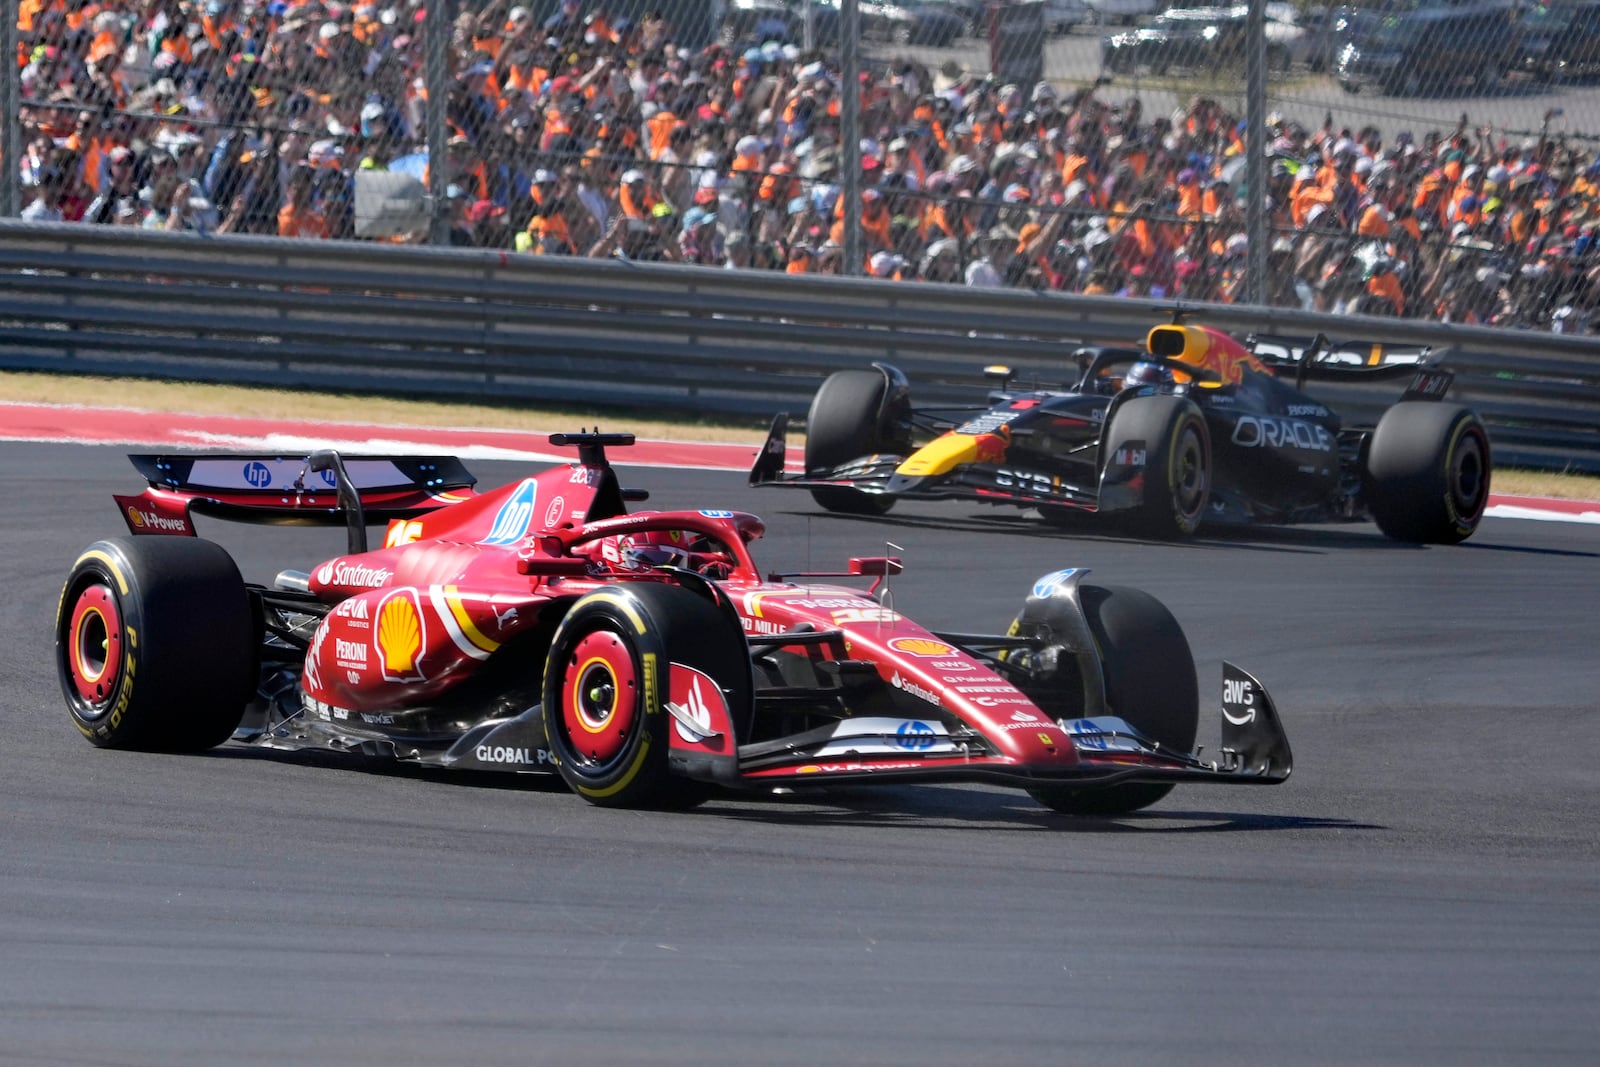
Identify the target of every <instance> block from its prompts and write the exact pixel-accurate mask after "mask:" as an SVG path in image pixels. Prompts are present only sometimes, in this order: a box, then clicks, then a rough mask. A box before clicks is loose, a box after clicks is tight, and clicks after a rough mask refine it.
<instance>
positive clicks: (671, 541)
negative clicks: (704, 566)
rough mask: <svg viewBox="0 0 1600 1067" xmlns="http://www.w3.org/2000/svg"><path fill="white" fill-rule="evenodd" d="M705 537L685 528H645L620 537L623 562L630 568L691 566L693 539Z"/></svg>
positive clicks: (618, 539) (620, 551)
mask: <svg viewBox="0 0 1600 1067" xmlns="http://www.w3.org/2000/svg"><path fill="white" fill-rule="evenodd" d="M704 541H705V538H704V537H701V536H699V535H697V534H691V533H688V532H686V531H684V530H646V531H644V532H643V533H636V534H624V535H623V536H621V537H619V538H617V549H618V552H619V553H620V556H621V562H622V565H623V566H625V567H627V568H629V569H630V570H640V569H643V568H645V567H692V565H693V560H692V555H693V554H694V548H693V542H704Z"/></svg>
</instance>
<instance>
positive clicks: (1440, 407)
mask: <svg viewBox="0 0 1600 1067" xmlns="http://www.w3.org/2000/svg"><path fill="white" fill-rule="evenodd" d="M1319 341H1320V342H1321V344H1314V345H1313V346H1312V347H1311V348H1310V349H1309V350H1295V349H1288V348H1285V347H1283V346H1282V345H1281V344H1276V343H1274V344H1272V345H1263V344H1255V345H1254V347H1253V348H1252V347H1247V346H1246V345H1244V344H1241V343H1240V342H1239V341H1237V340H1235V339H1234V338H1232V337H1229V336H1228V335H1227V334H1225V333H1223V332H1221V331H1220V330H1216V329H1212V328H1209V327H1206V326H1195V325H1188V324H1185V323H1183V322H1181V321H1177V322H1173V323H1170V324H1164V325H1161V326H1157V327H1155V328H1154V329H1152V330H1151V331H1150V333H1149V335H1148V337H1147V338H1146V342H1145V347H1144V349H1137V348H1086V349H1080V350H1079V351H1078V353H1077V357H1078V365H1079V370H1080V373H1079V375H1078V377H1077V379H1076V381H1075V382H1074V383H1073V384H1071V385H1069V386H1066V387H1063V388H1053V389H1038V388H1035V389H1013V388H1011V383H1010V377H1009V374H1010V372H1009V370H1007V369H1006V368H992V370H994V371H997V372H999V373H1000V374H1001V376H1002V381H1001V385H1000V388H998V389H995V390H993V391H991V392H990V393H989V394H988V396H987V398H986V400H985V402H984V403H983V405H982V406H981V407H972V408H963V409H946V408H940V409H931V408H930V409H919V408H915V407H913V406H912V404H911V388H910V384H909V382H908V381H907V379H906V376H905V375H904V374H902V373H901V372H900V371H899V370H898V369H896V368H895V367H892V366H889V365H888V364H882V363H877V364H873V367H872V369H870V370H845V371H837V372H835V373H834V374H832V375H830V376H829V377H828V378H827V379H826V380H825V381H824V382H823V383H822V387H821V388H820V389H818V390H817V393H816V396H815V397H814V398H813V400H812V403H811V412H810V415H809V416H808V418H807V422H806V444H805V471H804V473H803V474H798V475H792V476H791V475H786V474H785V473H784V460H785V442H784V437H785V435H786V433H787V430H788V417H787V415H782V414H780V415H779V416H778V417H777V419H775V420H774V423H773V427H772V432H771V434H770V435H769V437H768V439H767V444H766V447H765V448H764V449H763V451H762V452H761V454H760V455H758V457H757V459H756V463H755V466H754V468H753V469H752V470H751V473H750V483H751V484H752V485H775V486H784V487H789V488H805V489H809V490H810V491H811V494H812V496H813V497H814V498H815V499H816V501H817V503H818V504H820V505H822V507H824V508H826V509H827V510H829V511H835V512H843V513H846V514H865V515H874V514H883V513H884V512H887V511H888V510H889V509H890V508H891V507H892V506H893V505H894V502H895V501H896V500H898V499H902V498H904V499H923V500H930V499H949V498H956V499H966V500H975V501H978V502H981V503H989V504H1011V505H1019V506H1022V507H1031V508H1036V509H1038V511H1039V513H1040V515H1041V516H1042V517H1043V518H1044V519H1045V520H1046V521H1050V520H1065V519H1068V518H1070V517H1071V516H1073V515H1074V514H1081V513H1083V512H1102V513H1109V514H1112V515H1114V516H1116V517H1118V518H1120V519H1122V520H1124V523H1125V525H1127V526H1128V527H1129V528H1130V529H1131V530H1132V531H1133V532H1136V533H1139V534H1142V535H1144V536H1148V537H1158V538H1172V537H1182V536H1187V535H1188V534H1191V533H1193V532H1194V530H1195V529H1196V528H1197V527H1198V526H1200V525H1201V524H1202V523H1216V524H1236V525H1238V524H1248V523H1294V522H1323V521H1330V520H1334V519H1353V518H1359V517H1361V516H1363V515H1370V516H1371V517H1372V518H1373V519H1375V520H1376V521H1377V524H1378V526H1379V528H1380V529H1382V530H1383V532H1384V533H1386V534H1388V535H1389V536H1390V537H1393V538H1396V539H1397V540H1402V541H1412V542H1423V543H1427V542H1435V543H1454V542H1459V541H1462V540H1465V539H1466V538H1468V537H1470V536H1471V535H1472V532H1473V530H1475V529H1476V528H1477V526H1478V521H1479V519H1480V518H1482V516H1483V509H1484V506H1485V504H1486V503H1487V502H1488V499H1489V468H1490V457H1489V435H1488V433H1487V432H1486V431H1485V429H1484V426H1483V423H1482V421H1481V420H1480V419H1479V418H1478V416H1477V415H1476V414H1474V413H1473V412H1472V411H1470V410H1469V409H1467V408H1465V407H1463V406H1461V405H1459V404H1452V403H1445V402H1444V400H1443V398H1444V396H1445V395H1446V393H1448V391H1449V389H1450V387H1451V385H1452V383H1453V381H1454V375H1453V374H1452V373H1451V372H1450V371H1448V370H1446V369H1444V368H1442V367H1438V366H1432V365H1429V364H1428V363H1426V362H1425V355H1426V350H1422V353H1421V354H1420V355H1419V356H1418V357H1415V358H1412V359H1408V360H1407V361H1405V362H1397V363H1393V364H1391V365H1387V366H1377V367H1367V366H1356V367H1351V366H1349V365H1348V363H1347V362H1346V360H1347V358H1348V357H1347V356H1346V355H1345V354H1342V353H1340V354H1336V353H1330V352H1328V351H1326V343H1325V340H1323V339H1320V338H1319ZM1279 371H1281V372H1282V374H1283V376H1282V377H1280V375H1279ZM1350 375H1354V376H1367V377H1386V376H1392V375H1407V376H1411V378H1412V381H1411V384H1410V386H1409V387H1408V388H1407V389H1406V391H1405V393H1404V395H1403V396H1402V397H1401V400H1400V402H1399V403H1396V404H1394V405H1393V406H1392V407H1390V408H1389V409H1388V410H1387V411H1385V412H1384V414H1383V416H1382V418H1381V419H1380V420H1379V421H1378V424H1377V425H1376V426H1375V427H1350V426H1344V425H1343V424H1342V423H1341V421H1340V419H1339V416H1337V415H1336V414H1334V412H1333V411H1332V410H1330V409H1329V408H1328V407H1326V406H1325V405H1323V404H1322V403H1320V402H1318V401H1317V400H1316V399H1314V398H1313V397H1311V396H1308V395H1307V394H1306V393H1305V392H1303V391H1302V390H1303V387H1304V384H1305V380H1306V378H1307V377H1309V376H1316V377H1324V378H1327V377H1335V376H1350Z"/></svg>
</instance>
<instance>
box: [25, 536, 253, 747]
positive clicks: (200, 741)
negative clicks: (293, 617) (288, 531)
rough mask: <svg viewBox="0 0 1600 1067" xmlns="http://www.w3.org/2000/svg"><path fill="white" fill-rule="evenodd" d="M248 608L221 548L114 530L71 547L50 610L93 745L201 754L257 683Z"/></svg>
mask: <svg viewBox="0 0 1600 1067" xmlns="http://www.w3.org/2000/svg"><path fill="white" fill-rule="evenodd" d="M257 647H258V639H257V636H256V624H255V607H254V605H253V603H252V602H251V598H250V593H249V591H248V590H246V588H245V584H244V579H243V578H241V577H240V576H239V568H238V567H237V566H236V565H235V564H234V562H233V559H232V557H230V556H229V555H228V553H227V552H226V551H225V550H224V549H223V548H222V546H220V545H218V544H216V543H214V542H212V541H202V540H198V539H196V538H191V537H119V538H112V539H109V540H105V541H96V542H95V543H94V544H92V545H90V546H89V547H88V548H87V549H85V550H84V551H83V553H82V554H81V555H79V557H78V559H77V562H75V563H74V564H73V565H72V570H71V572H70V573H69V574H68V575H67V582H66V585H65V586H64V587H63V588H62V590H61V603H60V605H59V606H58V608H57V610H56V673H57V675H58V677H59V678H60V680H61V691H62V694H63V695H64V696H65V697H66V701H67V711H68V713H69V714H70V715H71V716H72V723H73V725H74V726H76V727H77V728H78V729H79V731H81V732H82V733H83V735H84V736H85V737H87V738H88V739H89V740H90V741H91V742H93V743H94V744H96V745H98V746H99V747H101V748H127V749H138V750H145V751H168V752H171V751H177V752H203V751H205V750H206V749H209V748H215V747H216V746H217V745H220V744H221V743H222V742H224V741H226V740H227V739H228V736H229V735H230V734H232V733H233V731H234V730H235V729H237V728H238V726H239V720H240V719H241V718H242V717H243V716H244V709H245V705H246V704H248V703H249V702H250V700H251V698H252V697H253V696H254V695H255V690H256V685H257V682H258V681H259V666H258V664H259V657H258V654H257Z"/></svg>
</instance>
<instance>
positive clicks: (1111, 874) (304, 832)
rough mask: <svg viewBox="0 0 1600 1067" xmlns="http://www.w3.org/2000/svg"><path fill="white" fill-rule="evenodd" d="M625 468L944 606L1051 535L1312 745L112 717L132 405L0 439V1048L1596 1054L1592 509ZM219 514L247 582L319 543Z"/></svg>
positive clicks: (294, 1054) (467, 1054)
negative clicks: (1379, 515)
mask: <svg viewBox="0 0 1600 1067" xmlns="http://www.w3.org/2000/svg"><path fill="white" fill-rule="evenodd" d="M472 466H473V468H474V470H475V471H476V472H477V473H478V474H479V475H480V477H481V478H482V479H483V481H484V483H486V484H495V483H498V482H500V481H503V480H506V479H509V478H511V477H514V476H516V475H518V474H520V473H521V472H522V470H523V468H522V467H520V466H516V465H510V464H494V463H481V462H480V463H474V464H473V465H472ZM624 473H625V479H624V480H625V483H627V484H637V485H642V486H645V487H648V488H649V489H651V490H652V492H653V493H654V497H653V500H652V505H653V506H662V507H674V506H692V507H732V508H741V509H747V510H753V511H757V512H759V513H761V514H763V515H765V516H766V517H767V519H768V521H769V524H770V531H771V532H770V533H769V535H768V537H767V538H766V540H765V541H763V542H761V543H760V544H758V545H757V548H758V549H760V550H762V551H761V552H760V553H759V557H758V558H759V559H761V560H762V561H764V562H766V563H767V564H768V565H778V564H780V563H786V564H795V563H806V562H807V561H809V562H810V563H811V564H813V565H815V566H818V567H821V566H823V565H825V564H828V565H831V564H837V563H839V562H841V561H842V560H843V559H844V558H845V557H846V556H848V555H860V554H870V553H874V552H877V551H881V550H882V543H883V542H884V541H885V540H892V541H894V542H895V543H896V544H898V545H900V546H902V549H901V550H900V554H901V555H903V556H904V557H906V558H907V560H908V561H909V570H908V572H907V573H906V574H905V575H903V576H901V577H900V578H898V579H896V582H895V587H894V597H895V606H896V608H897V609H899V610H901V611H904V612H906V613H908V614H911V615H912V616H913V617H917V618H919V619H921V620H922V621H924V622H926V623H929V624H932V625H934V626H938V627H948V628H959V629H963V630H971V629H979V628H983V629H988V628H1001V627H1004V626H1005V625H1006V624H1007V623H1008V622H1009V620H1010V618H1011V614H1012V613H1013V611H1014V610H1015V608H1016V607H1017V605H1018V604H1019V603H1020V600H1021V597H1022V595H1023V594H1024V592H1025V591H1026V589H1027V588H1028V587H1029V585H1030V584H1031V582H1032V580H1033V579H1034V578H1035V577H1037V576H1038V575H1040V574H1042V573H1045V572H1048V571H1051V570H1055V569H1057V568H1059V567H1062V566H1067V565H1077V566H1088V567H1091V568H1093V569H1094V572H1095V574H1094V576H1093V577H1092V578H1091V580H1100V581H1104V582H1112V583H1122V584H1130V585H1137V586H1142V587H1143V588H1145V589H1147V590H1149V591H1150V592H1152V593H1154V594H1155V595H1157V596H1158V597H1160V598H1162V599H1163V600H1164V601H1166V602H1167V604H1168V605H1169V606H1170V607H1171V608H1172V609H1173V611H1174V613H1175V614H1176V615H1177V617H1178V618H1179V620H1180V621H1181V622H1182V623H1183V624H1184V626H1185V628H1186V630H1187V631H1188V634H1189V638H1190V641H1191V643H1192V645H1193V646H1194V650H1195V656H1196V660H1197V662H1198V664H1199V668H1200V674H1201V687H1202V693H1203V694H1204V695H1205V696H1206V698H1207V699H1208V700H1214V698H1215V695H1216V691H1217V689H1218V688H1219V686H1220V680H1219V679H1220V662H1221V659H1222V657H1224V656H1227V657H1228V658H1230V659H1232V660H1234V661H1235V662H1238V663H1239V664H1241V665H1242V666H1244V667H1246V668H1247V669H1249V670H1251V671H1252V672H1254V673H1255V674H1257V675H1258V676H1259V677H1260V678H1261V679H1262V681H1263V682H1264V683H1265V684H1266V685H1267V687H1268V688H1269V689H1270V690H1271V692H1272V693H1273V695H1274V697H1275V698H1276V699H1277V702H1278V705H1279V707H1280V708H1281V710H1282V714H1283V719H1284V723H1285V726H1286V728H1287V730H1288V732H1289V735H1290V738H1291V740H1292V742H1293V745H1294V751H1295V755H1296V757H1297V766H1296V769H1295V773H1294V777H1293V778H1292V779H1291V780H1290V781H1289V782H1288V783H1287V784H1285V785H1283V786H1279V787H1273V788H1221V787H1211V788H1206V787H1188V788H1184V789H1180V790H1179V791H1178V792H1176V793H1174V794H1173V795H1172V796H1171V797H1169V798H1168V799H1167V800H1166V801H1164V802H1163V803H1162V804H1160V805H1158V806H1157V807H1155V808H1153V809H1151V810H1149V811H1147V812H1144V813H1140V814H1137V815H1134V816H1129V817H1124V818H1118V819H1104V820H1099V819H1073V818H1069V817H1065V816H1059V815H1054V814H1050V813H1048V812H1046V811H1044V810H1043V809H1041V808H1038V807H1037V806H1035V805H1034V804H1033V803H1032V801H1030V800H1029V799H1028V798H1027V797H1026V796H1024V795H1022V794H1014V793H1010V792H1006V791H1001V790H997V789H992V788H987V787H971V788H968V787H951V786H929V787H901V788H895V789H892V790H887V791H867V790H855V791H849V792H839V793H834V794H829V795H826V796H810V797H805V798H782V799H734V800H719V801H715V802H712V803H710V804H708V805H706V806H705V807H704V808H702V809H700V810H699V811H697V812H694V813H690V814H684V815H672V814H658V813H634V812H619V811H605V810H601V809H597V808H593V807H590V806H588V805H587V804H585V803H584V802H582V801H580V800H579V799H578V798H576V797H575V796H573V795H571V794H569V793H566V792H564V791H563V790H562V789H560V788H559V787H558V786H555V785H552V784H547V783H545V782H544V781H542V780H527V779H512V780H509V781H506V782H500V781H487V780H485V779H483V778H470V777H465V776H461V777H451V776H442V775H438V774H432V773H421V772H414V771H405V770H402V771H396V770H393V769H390V768H386V767H384V766H383V765H372V764H367V763H362V762H359V761H355V760H350V759H345V758H343V757H335V756H331V755H330V756H326V757H322V756H307V755H289V756H286V755H280V754H269V753H260V752H255V751H253V750H247V749H230V748H227V747H225V748H223V749H219V750H217V751H216V752H213V753H210V754H207V755H203V756H193V757H182V756H167V755H146V754H137V753H121V752H102V751H98V750H95V749H93V748H91V747H90V746H89V745H88V744H86V743H85V742H84V741H83V740H82V738H80V737H79V736H78V734H77V732H76V731H75V730H73V729H72V728H71V726H70V725H69V723H68V720H67V717H66V714H65V711H64V710H63V708H62V706H61V698H60V695H59V691H58V687H57V683H56V680H55V678H54V677H53V667H52V660H51V649H50V633H51V620H52V616H53V612H54V610H55V607H56V600H57V596H58V593H59V589H60V583H61V580H62V578H63V577H64V575H65V571H66V569H67V567H68V566H69V565H70V563H71V562H72V560H73V558H74V557H75V555H76V553H77V552H78V551H79V550H80V549H81V548H82V547H83V546H84V545H86V544H87V543H88V542H90V541H91V540H94V539H96V538H98V537H102V536H108V535H115V534H119V533H120V532H121V528H120V521H119V518H118V515H117V513H116V511H115V509H114V507H113V505H112V502H111V500H110V498H109V494H110V493H111V492H113V491H117V492H131V491H134V490H136V489H137V488H138V487H139V482H138V479H137V477H136V476H135V474H134V472H133V470H132V468H131V467H130V466H128V464H127V462H126V460H125V459H123V458H122V453H121V450H118V449H113V448H94V447H88V448H86V447H78V446H62V445H33V444H6V445H0V484H3V485H4V486H5V487H6V489H7V497H8V500H9V502H10V503H9V505H8V519H7V522H6V524H5V539H6V543H7V549H6V552H5V553H4V555H3V557H0V582H3V584H4V588H5V589H6V590H7V596H6V597H5V598H4V600H3V601H0V664H3V667H4V671H5V677H6V678H7V679H9V680H10V683H11V684H9V685H8V686H6V689H5V697H4V703H3V705H0V707H3V711H0V742H3V743H0V902H3V906H0V1061H4V1062H15V1063H25V1064H55V1063H75V1064H104V1063H115V1064H160V1065H168V1064H182V1063H196V1064H215V1063H230V1064H250V1063H265V1064H282V1063H340V1064H366V1063H372V1064H384V1065H393V1064H400V1063H427V1064H437V1063H445V1062H460V1063H474V1064H487V1063H519V1064H525V1063H558V1062H560V1063H569V1062H588V1063H635V1062H649V1063H734V1062H739V1063H795V1064H800V1063H816V1062H829V1061H832V1062H843V1063H890V1064H898V1063H911V1062H916V1063H923V1064H943V1063H950V1064H957V1063H959V1064H970V1063H979V1062H981V1063H1015V1064H1045V1063H1077V1062H1089V1061H1093V1062H1112V1063H1150V1062H1218V1063H1220V1062H1228V1063H1238V1062H1246V1063H1251V1062H1273V1063H1278V1062H1333V1063H1351V1062H1397V1063H1398V1062H1404V1063H1421V1062H1436V1063H1452V1064H1453V1063H1463V1062H1470V1063H1503V1062H1516V1063H1518V1064H1523V1063H1534V1062H1557V1063H1578V1062H1584V1063H1589V1062H1593V1057H1594V1047H1595V1044H1596V1039H1597V1038H1600V1012H1597V1006H1600V993H1597V991H1600V877H1597V875H1600V862H1597V861H1600V830H1597V826H1600V788H1597V786H1600V771H1597V769H1596V764H1595V761H1596V756H1597V753H1600V710H1597V708H1596V704H1597V700H1596V690H1597V688H1600V672H1597V670H1596V666H1595V653H1596V638H1595V632H1596V627H1595V615H1596V611H1597V607H1600V535H1597V531H1596V530H1595V528H1594V527H1593V526H1585V525H1577V524H1569V523H1563V522H1528V521H1514V520H1507V519H1488V520H1486V521H1485V524H1484V526H1483V528H1482V530H1480V532H1479V534H1478V535H1477V537H1475V538H1474V539H1473V540H1472V541H1471V542H1469V543H1468V544H1466V545H1463V546H1458V547H1453V548H1412V547H1406V546H1400V545H1396V544H1393V543H1390V542H1388V541H1386V540H1384V539H1383V538H1382V537H1381V536H1380V535H1379V534H1378V533H1377V532H1376V530H1374V529H1373V528H1372V527H1370V526H1365V525H1350V526H1328V527H1316V528H1301V529H1294V530H1269V531H1265V532H1252V533H1250V534H1248V535H1245V536H1227V537H1211V538H1202V539H1200V540H1197V541H1195V542H1192V543H1187V544H1182V545H1165V544H1149V543H1141V542H1130V541H1125V540H1118V539H1115V538H1112V537H1108V536H1105V535H1104V534H1103V533H1101V532H1098V528H1097V527H1094V526H1092V525H1090V526H1085V527H1084V528H1083V529H1082V530H1079V531H1076V532H1073V533H1069V534H1063V533H1060V532H1054V531H1046V530H1043V529H1041V528H1039V527H1038V526H1037V525H1036V524H1032V523H1029V522H1026V521H1024V520H1022V519H1021V518H1019V517H1017V516H1016V515H1014V514H1013V513H1011V512H1005V511H983V510H974V509H973V508H971V507H969V506H965V505H923V506H902V508H901V509H899V510H898V511H897V512H896V513H895V515H894V516H892V519H893V521H876V520H872V521H868V520H857V519H840V518H834V517H829V516H824V515H821V514H817V513H816V512H815V511H814V509H813V508H812V507H811V505H810V500H809V498H808V497H806V496H804V495H803V494H798V493H782V492H778V491H771V490H768V491H759V492H758V491H753V490H749V489H747V488H745V487H744V485H743V479H742V477H741V476H739V475H736V474H729V473H686V472H676V471H668V470H659V469H658V470H648V471H645V470H634V471H627V470H625V472H624ZM202 523H203V524H204V523H205V520H202ZM202 532H205V533H211V534H213V535H216V536H219V539H221V540H224V542H225V543H226V544H228V545H229V547H230V548H232V549H234V550H235V554H236V556H237V557H238V558H239V560H240V561H241V566H242V568H243V570H244V572H245V574H246V576H247V577H250V578H253V579H257V580H265V579H267V578H268V577H270V574H271V573H272V571H273V570H274V569H276V568H277V567H280V566H288V565H296V564H298V565H300V566H302V567H304V566H305V565H306V564H307V563H308V562H312V561H316V560H320V559H321V558H324V557H326V556H328V555H332V554H335V553H337V552H338V551H339V550H340V546H341V543H342V534H341V533H339V532H337V531H309V532H308V531H284V530H261V529H255V528H240V527H226V528H224V527H222V526H220V525H218V524H204V525H203V526H202ZM1152 669H1159V666H1156V667H1153V668H1152ZM1216 716H1217V711H1216V710H1215V709H1214V706H1213V707H1212V708H1210V709H1208V710H1206V712H1205V714H1204V717H1203V720H1202V727H1201V740H1202V741H1203V742H1211V741H1214V739H1215V737H1216V730H1217V725H1216Z"/></svg>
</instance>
